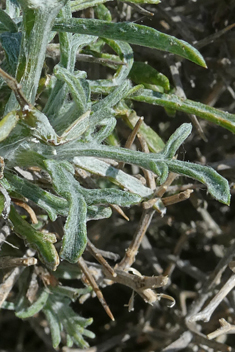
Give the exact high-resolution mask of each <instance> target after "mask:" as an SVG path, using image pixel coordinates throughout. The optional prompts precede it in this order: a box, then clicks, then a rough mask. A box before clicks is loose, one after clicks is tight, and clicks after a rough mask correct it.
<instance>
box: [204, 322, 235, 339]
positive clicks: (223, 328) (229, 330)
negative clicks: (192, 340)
mask: <svg viewBox="0 0 235 352" xmlns="http://www.w3.org/2000/svg"><path fill="white" fill-rule="evenodd" d="M219 323H220V328H219V329H217V330H215V331H213V332H211V333H210V334H208V335H207V337H208V339H209V340H211V339H215V338H216V337H218V336H220V335H224V334H235V325H231V324H229V323H228V322H227V321H226V320H225V319H224V318H222V319H219Z"/></svg>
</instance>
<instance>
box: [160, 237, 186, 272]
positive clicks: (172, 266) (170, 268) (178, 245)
mask: <svg viewBox="0 0 235 352" xmlns="http://www.w3.org/2000/svg"><path fill="white" fill-rule="evenodd" d="M187 239H188V234H187V233H183V234H182V235H181V236H180V238H179V240H178V241H177V243H176V246H175V248H174V251H173V254H174V255H175V256H176V257H179V255H180V253H181V251H182V249H183V246H184V244H185V242H186V241H187ZM175 267H176V264H175V263H172V262H171V263H170V264H169V265H168V266H167V268H166V269H165V270H164V274H163V275H167V276H170V275H171V274H172V272H173V270H174V269H175Z"/></svg>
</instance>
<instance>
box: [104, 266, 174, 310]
mask: <svg viewBox="0 0 235 352" xmlns="http://www.w3.org/2000/svg"><path fill="white" fill-rule="evenodd" d="M103 271H104V274H105V276H106V277H107V278H108V279H110V280H112V281H113V282H116V283H119V284H122V285H125V286H128V287H130V288H131V289H132V290H134V291H135V292H137V293H138V294H139V295H140V296H141V297H142V298H143V300H144V301H145V302H146V303H149V304H151V305H152V304H153V303H155V302H157V301H159V300H160V299H161V298H167V299H169V300H173V299H172V297H170V296H165V295H161V294H157V293H155V292H154V291H153V290H152V289H154V288H158V287H163V286H165V285H166V283H167V281H168V277H167V276H163V275H160V276H142V275H140V276H139V275H138V276H137V275H133V274H130V273H128V272H126V271H124V270H120V269H115V273H116V274H117V276H116V277H113V276H112V275H111V274H110V273H109V271H107V270H106V269H105V268H103Z"/></svg>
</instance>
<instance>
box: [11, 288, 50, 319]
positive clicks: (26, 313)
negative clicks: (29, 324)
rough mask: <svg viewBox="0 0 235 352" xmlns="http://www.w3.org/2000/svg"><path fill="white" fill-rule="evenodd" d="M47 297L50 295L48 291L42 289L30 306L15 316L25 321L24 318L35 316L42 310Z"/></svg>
mask: <svg viewBox="0 0 235 352" xmlns="http://www.w3.org/2000/svg"><path fill="white" fill-rule="evenodd" d="M49 295H50V292H49V290H47V289H44V290H43V291H42V292H41V294H40V296H39V297H38V299H37V300H36V301H35V302H34V303H33V304H32V305H31V306H29V307H27V308H25V309H22V310H19V311H17V312H16V316H17V317H18V318H21V319H26V318H30V317H32V316H34V315H35V314H37V313H38V312H40V310H42V308H43V307H44V306H45V304H46V303H47V300H48V297H49Z"/></svg>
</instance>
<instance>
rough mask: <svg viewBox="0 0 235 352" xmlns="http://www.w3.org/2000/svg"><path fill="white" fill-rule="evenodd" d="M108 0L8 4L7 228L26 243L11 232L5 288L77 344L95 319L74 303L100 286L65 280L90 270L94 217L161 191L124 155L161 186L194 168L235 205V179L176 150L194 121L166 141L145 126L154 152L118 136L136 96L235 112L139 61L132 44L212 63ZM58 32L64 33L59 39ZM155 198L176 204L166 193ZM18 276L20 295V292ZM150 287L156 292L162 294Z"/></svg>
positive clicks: (0, 149) (132, 118) (217, 114)
mask: <svg viewBox="0 0 235 352" xmlns="http://www.w3.org/2000/svg"><path fill="white" fill-rule="evenodd" d="M104 2H105V1H103V0H91V1H89V2H83V1H79V0H74V1H72V0H71V1H69V0H49V1H48V0H18V1H16V0H6V8H5V9H4V10H3V9H1V10H0V33H1V34H0V41H1V46H2V48H3V50H4V58H3V60H2V63H1V71H0V74H1V78H0V86H1V113H2V119H1V122H0V141H1V143H0V157H1V179H0V207H1V215H2V226H5V227H6V226H8V227H10V229H11V232H12V233H13V235H12V236H11V240H9V241H11V242H12V244H14V245H15V246H14V247H12V246H9V244H8V243H7V242H6V241H5V239H4V240H2V242H1V251H0V256H1V268H2V269H6V268H7V267H15V268H14V269H12V271H10V272H9V273H8V276H6V277H5V278H4V281H3V283H2V284H1V286H0V290H1V291H0V305H1V307H2V308H3V309H11V310H14V311H15V314H16V316H17V317H19V318H21V319H25V318H29V317H32V316H34V315H35V314H36V313H39V312H42V314H43V313H44V315H45V316H46V318H47V321H48V324H49V326H50V329H51V336H52V341H53V346H54V347H57V346H58V345H59V344H60V342H61V332H62V331H64V335H63V336H64V340H63V341H65V340H66V343H67V345H68V346H72V345H73V344H76V345H78V346H81V347H86V346H88V344H87V342H86V341H85V340H84V336H85V337H89V338H92V337H93V333H92V332H90V331H89V330H87V329H86V327H87V325H89V324H90V323H91V321H92V319H85V318H82V317H80V316H78V315H77V314H76V313H75V312H74V311H73V310H72V308H71V307H70V303H71V301H72V300H75V299H76V298H77V297H79V296H80V295H82V294H84V293H86V292H89V291H90V287H87V288H85V289H75V288H72V287H67V286H64V285H61V284H60V285H59V284H58V280H59V279H61V278H64V279H66V278H80V277H81V271H80V269H79V267H78V266H77V265H76V264H77V262H79V261H80V264H81V263H83V264H84V262H83V261H81V256H82V254H83V252H84V250H85V248H86V246H87V241H88V240H87V222H88V221H89V220H99V219H104V218H107V217H110V215H111V213H112V208H111V205H112V206H113V205H114V206H118V207H130V206H132V205H136V204H140V203H141V202H144V201H145V202H146V201H148V200H150V199H152V198H154V196H155V195H156V194H157V193H156V190H154V189H151V188H150V187H147V186H146V185H143V184H142V183H141V181H140V180H139V179H137V178H135V177H134V176H132V175H130V174H128V173H126V172H125V171H124V170H122V169H121V168H118V167H116V166H115V165H114V164H113V162H118V163H127V164H135V165H137V166H139V167H140V168H142V169H144V170H149V171H151V172H152V173H154V174H155V176H156V180H157V183H158V186H161V185H162V184H164V182H165V181H166V180H167V178H168V175H169V172H173V173H176V174H180V175H184V176H187V177H190V178H193V179H195V180H197V181H199V182H201V183H203V184H205V185H206V186H207V189H208V192H209V193H210V194H211V195H212V196H213V197H214V198H215V199H217V200H218V201H220V202H222V203H225V204H229V200H230V193H229V186H228V182H227V181H226V180H225V179H224V178H223V177H221V176H220V175H219V174H217V172H216V171H214V170H213V169H212V168H209V167H206V166H201V165H199V164H194V163H190V162H186V161H181V160H177V158H176V157H175V155H176V152H177V150H178V148H179V147H180V145H181V144H182V143H183V142H184V141H185V139H186V138H187V137H188V136H189V134H190V132H191V125H190V124H187V123H186V124H183V125H181V126H180V127H179V128H178V129H177V130H176V131H175V133H173V135H172V136H171V137H170V138H169V140H168V142H167V143H166V144H164V143H163V141H162V140H161V138H160V137H159V136H158V135H157V134H156V133H155V132H154V131H153V130H151V129H150V128H148V126H146V125H145V124H144V123H142V125H141V127H140V129H139V134H140V135H141V136H142V138H143V139H144V140H145V141H146V143H147V145H148V147H149V149H150V151H151V152H150V153H143V152H138V151H133V150H130V149H127V148H121V147H119V146H117V145H116V144H115V137H114V134H113V131H114V129H115V125H116V121H117V118H120V117H123V119H124V120H125V121H126V122H127V123H128V125H129V126H130V127H132V128H133V127H134V125H135V123H136V120H137V116H136V114H135V112H134V110H133V109H132V103H131V102H132V101H142V102H146V103H149V104H153V105H161V106H163V107H165V108H166V109H167V108H168V109H171V110H179V111H183V112H186V113H193V114H195V115H197V116H198V117H201V118H204V119H207V120H209V121H212V122H214V123H216V124H218V125H221V126H223V127H225V128H227V129H228V130H230V131H232V132H234V131H235V117H234V115H232V114H229V113H226V112H222V111H219V110H216V109H214V108H212V107H208V106H205V105H203V104H200V103H197V102H193V101H190V100H187V99H185V100H183V99H180V98H179V97H177V96H176V95H174V94H173V93H172V91H171V89H170V84H169V80H168V78H167V77H166V76H164V75H163V74H161V73H159V72H157V71H156V70H155V69H153V68H152V67H151V66H149V65H148V64H146V63H143V62H135V61H134V58H133V50H132V47H131V45H130V44H136V45H141V46H145V47H149V48H152V49H158V50H163V51H167V52H170V53H172V54H177V55H179V56H181V57H182V58H185V59H188V60H191V61H192V62H194V63H195V64H198V65H201V66H203V67H206V64H205V61H204V59H203V58H202V56H201V55H200V53H199V52H198V51H197V50H196V49H194V48H193V47H192V46H191V45H189V44H188V43H186V42H184V41H182V40H178V39H176V38H175V37H172V36H169V35H166V34H163V33H160V32H158V31H157V30H155V29H152V28H149V27H146V26H142V25H138V24H135V23H127V22H125V23H113V22H112V17H111V14H110V12H109V10H108V8H107V7H106V6H105V5H104V4H103V3H104ZM132 2H133V3H136V2H137V3H141V2H142V1H139V0H138V1H135V0H133V1H132ZM143 2H146V3H151V4H157V3H158V2H159V1H158V0H150V1H148V0H147V1H144V0H143ZM88 7H94V9H95V11H94V13H95V17H96V18H95V19H87V18H78V17H77V16H76V18H75V17H73V13H74V12H76V15H77V14H78V13H79V12H78V11H81V10H84V9H86V8H88ZM56 36H57V39H58V40H54V38H55V37H56ZM58 42H59V43H58ZM57 43H58V44H57ZM107 48H109V49H107ZM110 49H112V50H110ZM47 50H57V51H59V54H60V61H59V63H58V64H57V65H55V66H54V68H53V73H52V74H50V75H49V74H48V75H46V74H45V72H44V70H43V68H44V64H45V56H46V51H47ZM110 52H113V54H110ZM78 53H79V54H80V59H81V58H82V55H84V58H85V57H86V58H87V57H88V55H89V58H90V61H92V60H93V61H94V62H99V63H101V64H102V65H104V66H107V67H109V68H111V69H112V70H113V71H114V74H113V76H112V78H108V79H98V80H90V79H87V73H86V72H84V71H79V70H77V69H75V64H76V57H77V55H78ZM91 65H92V63H91ZM9 87H10V89H9ZM96 97H99V99H96ZM104 159H108V160H106V161H105V160H104ZM110 161H112V163H111V164H110ZM119 166H120V164H119ZM81 169H83V170H86V171H87V172H89V173H90V174H91V175H94V176H99V179H104V180H106V181H105V182H104V183H103V184H106V185H108V187H107V188H104V187H103V186H102V184H101V183H98V182H97V178H96V177H94V179H93V183H92V185H90V187H89V186H88V185H87V184H86V183H85V182H84V183H82V182H81V178H79V177H78V176H79V172H78V170H81ZM79 180H80V182H79ZM152 204H153V207H154V208H155V209H156V210H158V211H160V212H161V211H162V212H164V211H163V208H164V204H163V202H161V199H156V201H155V202H152ZM22 208H25V209H26V212H27V213H28V216H26V215H25V214H26V213H22ZM58 217H62V219H64V220H63V222H61V224H62V225H63V234H62V235H61V233H60V232H58V233H51V232H49V231H48V229H49V228H50V224H51V223H52V222H54V221H55V220H56V219H57V218H58ZM45 229H47V231H46V230H45ZM15 234H16V235H17V236H18V237H19V238H18V237H17V236H15ZM22 240H23V241H22ZM4 241H5V242H4ZM24 244H25V245H26V246H27V247H29V248H30V249H31V252H29V250H27V249H26V248H25V246H24ZM30 253H31V254H30ZM30 255H31V257H30ZM60 261H61V262H62V263H61V264H60ZM59 264H60V265H59ZM30 265H33V269H32V267H31V266H30ZM84 265H85V264H84ZM110 270H111V269H110ZM53 271H54V272H55V273H53V275H52V274H51V273H52V272H53ZM119 271H120V269H119ZM111 273H112V270H111ZM114 274H115V273H114ZM119 274H120V273H119ZM115 275H117V274H115ZM115 275H113V277H115ZM107 276H108V275H107ZM111 276H112V275H111ZM133 276H134V275H133ZM19 277H20V280H18V278H19ZM35 277H36V278H37V279H35ZM55 277H56V278H57V279H55ZM120 277H121V274H120ZM40 278H41V279H42V280H40ZM52 278H54V281H53V279H52ZM120 280H121V279H120ZM162 280H163V282H165V281H166V280H165V281H164V278H163V279H162ZM15 282H17V283H16V284H17V285H18V294H17V295H13V296H11V297H8V295H9V293H10V291H11V288H12V287H13V285H14V283H15ZM35 282H36V283H35ZM119 282H121V281H119ZM9 287H10V288H9ZM153 287H156V283H155V286H154V285H153ZM141 292H142V296H143V298H144V299H145V300H146V301H149V303H152V302H153V301H151V300H150V298H148V297H147V296H146V295H144V291H143V290H142V291H141ZM65 337H66V338H65Z"/></svg>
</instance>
